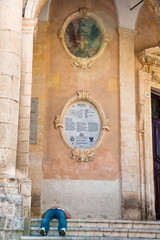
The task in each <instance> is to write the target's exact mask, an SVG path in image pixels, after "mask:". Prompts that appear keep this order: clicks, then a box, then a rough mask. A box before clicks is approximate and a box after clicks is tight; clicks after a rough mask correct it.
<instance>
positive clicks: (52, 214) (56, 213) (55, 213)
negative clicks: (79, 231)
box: [41, 208, 67, 234]
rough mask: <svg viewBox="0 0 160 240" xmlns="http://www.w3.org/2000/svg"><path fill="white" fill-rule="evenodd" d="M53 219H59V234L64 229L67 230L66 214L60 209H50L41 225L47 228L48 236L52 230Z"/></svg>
mask: <svg viewBox="0 0 160 240" xmlns="http://www.w3.org/2000/svg"><path fill="white" fill-rule="evenodd" d="M52 219H58V221H59V224H58V232H59V233H60V230H61V229H62V228H65V229H66V230H67V220H66V213H65V212H64V211H63V210H61V209H58V208H53V209H48V210H47V211H46V213H45V216H44V218H43V220H42V223H41V228H42V227H44V228H45V232H46V234H47V233H48V231H49V228H50V224H49V223H50V221H51V220H52Z"/></svg>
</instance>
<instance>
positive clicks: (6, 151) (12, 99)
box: [0, 0, 22, 176]
mask: <svg viewBox="0 0 160 240" xmlns="http://www.w3.org/2000/svg"><path fill="white" fill-rule="evenodd" d="M21 16H22V1H21V0H12V1H10V0H1V1H0V108H1V111H0V173H1V174H6V175H11V176H15V165H16V150H17V132H18V114H19V87H20V68H21V64H20V62H21V29H22V17H21Z"/></svg>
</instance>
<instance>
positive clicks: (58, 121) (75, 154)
mask: <svg viewBox="0 0 160 240" xmlns="http://www.w3.org/2000/svg"><path fill="white" fill-rule="evenodd" d="M77 101H86V102H88V103H91V104H92V105H93V106H94V107H95V108H96V110H97V111H98V113H99V116H100V120H101V132H100V135H99V138H98V141H97V142H96V144H95V145H94V146H93V147H91V148H85V149H81V148H76V147H74V146H73V145H71V144H70V143H69V141H68V140H67V139H66V136H65V134H64V129H63V119H64V116H65V113H66V111H67V109H68V108H69V106H70V105H71V104H72V103H74V102H77ZM54 127H55V128H56V129H57V128H59V129H60V133H61V137H62V139H63V141H64V143H65V144H66V145H67V146H68V147H69V148H71V153H72V158H73V159H75V160H77V161H89V160H93V155H94V151H95V149H97V148H98V147H99V145H100V144H101V142H102V139H103V137H104V133H105V130H107V131H109V130H110V120H109V119H106V118H105V114H104V111H103V109H102V107H101V106H100V104H99V103H98V102H97V101H96V100H95V99H94V98H92V97H91V96H90V95H89V92H85V91H80V92H77V93H76V95H74V96H73V97H72V98H71V99H69V100H68V101H67V103H66V104H65V106H64V108H63V110H62V112H61V115H60V116H55V119H54Z"/></svg>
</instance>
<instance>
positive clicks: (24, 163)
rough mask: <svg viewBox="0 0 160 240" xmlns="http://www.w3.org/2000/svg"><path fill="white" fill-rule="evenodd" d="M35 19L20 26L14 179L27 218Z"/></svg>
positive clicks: (24, 20) (25, 20) (29, 184)
mask: <svg viewBox="0 0 160 240" xmlns="http://www.w3.org/2000/svg"><path fill="white" fill-rule="evenodd" d="M36 24H37V19H23V25H22V58H21V59H22V60H21V61H22V69H21V83H20V90H21V91H20V107H19V128H18V150H17V162H16V177H18V178H19V179H21V194H22V196H23V216H24V217H26V218H27V217H29V216H30V210H31V181H30V180H29V179H28V161H29V132H30V108H31V106H30V105H31V88H32V61H33V59H32V58H33V37H34V32H35V27H36Z"/></svg>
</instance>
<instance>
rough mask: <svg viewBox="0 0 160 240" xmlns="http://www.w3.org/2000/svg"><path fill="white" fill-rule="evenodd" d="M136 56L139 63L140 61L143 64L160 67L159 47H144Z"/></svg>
mask: <svg viewBox="0 0 160 240" xmlns="http://www.w3.org/2000/svg"><path fill="white" fill-rule="evenodd" d="M138 58H139V61H140V63H142V68H143V66H145V65H146V66H147V67H150V66H154V67H157V68H160V48H159V47H155V48H149V49H146V50H144V51H142V52H140V53H139V54H138Z"/></svg>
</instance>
